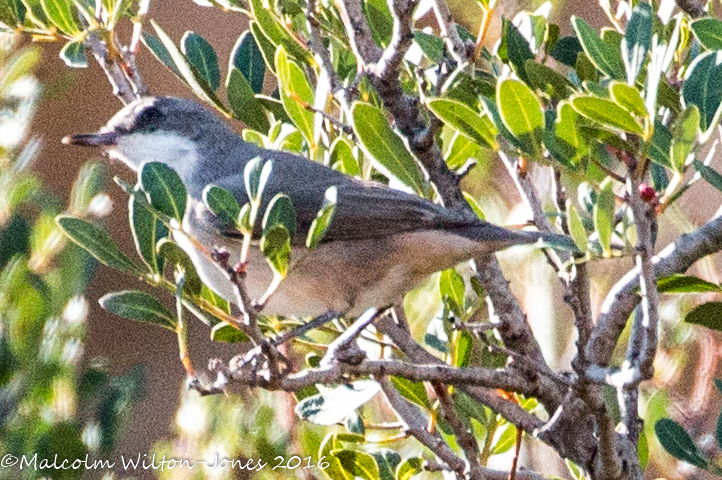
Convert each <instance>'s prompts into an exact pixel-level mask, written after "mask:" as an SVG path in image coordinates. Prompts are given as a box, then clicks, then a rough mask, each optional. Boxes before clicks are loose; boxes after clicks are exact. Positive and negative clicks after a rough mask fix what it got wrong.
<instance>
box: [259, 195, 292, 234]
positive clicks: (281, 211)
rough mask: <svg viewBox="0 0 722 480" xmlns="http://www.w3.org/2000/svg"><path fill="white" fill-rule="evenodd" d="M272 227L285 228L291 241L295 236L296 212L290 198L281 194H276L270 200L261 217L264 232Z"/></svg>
mask: <svg viewBox="0 0 722 480" xmlns="http://www.w3.org/2000/svg"><path fill="white" fill-rule="evenodd" d="M274 225H282V226H283V227H285V228H286V231H287V232H288V234H289V235H290V237H291V239H293V238H294V237H295V236H296V210H295V209H294V208H293V202H292V201H291V198H290V197H289V196H288V195H285V194H283V193H278V194H276V196H275V197H273V198H272V199H271V202H270V203H269V204H268V207H267V208H266V213H265V214H264V216H263V230H264V232H265V231H266V230H267V229H269V228H272V227H273V226H274Z"/></svg>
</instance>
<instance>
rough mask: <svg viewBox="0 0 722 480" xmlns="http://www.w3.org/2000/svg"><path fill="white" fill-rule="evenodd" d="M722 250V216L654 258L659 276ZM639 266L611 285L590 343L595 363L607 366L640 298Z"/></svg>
mask: <svg viewBox="0 0 722 480" xmlns="http://www.w3.org/2000/svg"><path fill="white" fill-rule="evenodd" d="M720 250H722V217H720V216H717V217H716V218H714V219H712V220H710V221H708V222H707V223H706V224H704V225H703V226H702V227H700V228H699V229H697V230H696V231H694V232H692V233H688V234H685V235H682V236H681V237H679V238H678V239H677V241H675V242H674V243H671V244H670V245H668V246H667V247H666V248H665V249H664V250H662V251H661V252H660V253H659V254H658V255H657V256H656V257H654V258H653V259H652V263H653V264H654V274H655V276H656V277H657V278H659V277H665V276H668V275H672V274H674V273H683V272H685V271H686V270H687V269H688V268H689V267H691V266H692V265H693V264H694V263H695V262H696V261H697V260H699V259H700V258H703V257H706V256H707V255H711V254H713V253H716V252H719V251H720ZM638 288H639V269H638V268H635V269H633V270H630V271H629V272H627V274H626V275H624V277H622V279H621V280H619V281H618V282H617V284H616V285H615V286H614V287H613V288H612V290H611V291H610V292H609V294H608V295H607V298H606V299H605V301H604V304H603V305H602V313H601V315H599V319H598V320H597V326H596V327H595V328H594V331H593V332H592V337H591V340H590V342H589V345H588V346H587V357H588V359H589V361H590V362H591V363H593V364H596V365H600V366H603V367H606V366H608V365H609V360H610V359H611V357H612V352H613V350H614V347H615V345H616V344H617V340H618V339H619V335H620V334H621V333H622V330H623V329H624V326H625V325H626V323H627V319H628V318H629V316H630V315H631V314H632V312H633V311H634V308H635V307H636V306H637V304H638V303H639V301H640V296H639V294H638V293H637V289H638Z"/></svg>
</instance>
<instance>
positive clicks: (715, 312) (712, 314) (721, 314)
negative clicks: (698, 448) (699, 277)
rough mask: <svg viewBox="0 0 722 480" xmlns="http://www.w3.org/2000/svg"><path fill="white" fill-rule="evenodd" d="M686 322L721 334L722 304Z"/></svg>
mask: <svg viewBox="0 0 722 480" xmlns="http://www.w3.org/2000/svg"><path fill="white" fill-rule="evenodd" d="M684 321H685V322H687V323H691V324H693V325H702V326H703V327H707V328H709V329H711V330H717V331H718V332H720V331H722V302H709V303H704V304H702V305H700V306H698V307H696V308H695V309H694V310H692V311H691V312H689V313H688V314H687V316H686V317H684ZM670 453H671V452H670Z"/></svg>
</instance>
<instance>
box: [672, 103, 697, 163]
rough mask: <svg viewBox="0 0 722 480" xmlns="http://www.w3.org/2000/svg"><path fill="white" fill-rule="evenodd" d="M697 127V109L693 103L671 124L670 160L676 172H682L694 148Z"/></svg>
mask: <svg viewBox="0 0 722 480" xmlns="http://www.w3.org/2000/svg"><path fill="white" fill-rule="evenodd" d="M698 128H699V110H698V109H697V107H696V106H695V105H690V106H688V107H687V108H685V109H684V111H683V112H682V114H681V115H679V116H678V117H677V118H676V119H675V121H674V124H673V125H672V146H671V150H670V161H671V162H672V167H673V168H674V169H675V170H676V171H677V172H680V173H682V172H684V167H685V164H686V162H687V158H688V157H689V155H690V153H692V149H693V148H694V143H695V140H696V139H697V130H698Z"/></svg>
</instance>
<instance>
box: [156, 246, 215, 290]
mask: <svg viewBox="0 0 722 480" xmlns="http://www.w3.org/2000/svg"><path fill="white" fill-rule="evenodd" d="M155 249H156V252H157V253H158V255H160V257H161V258H164V259H165V260H166V261H167V262H168V263H169V264H170V265H174V266H175V267H176V268H180V269H181V270H182V271H183V273H184V275H185V282H184V283H183V291H184V292H187V293H188V294H190V295H199V294H201V293H202V287H203V283H202V282H201V277H199V276H198V272H197V271H196V267H195V265H193V262H192V261H191V258H190V257H189V256H188V254H187V253H186V252H185V250H183V249H182V248H180V246H178V244H177V243H176V242H174V241H173V240H171V239H170V238H163V239H161V240H160V241H159V242H158V244H157V245H156V247H155Z"/></svg>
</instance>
